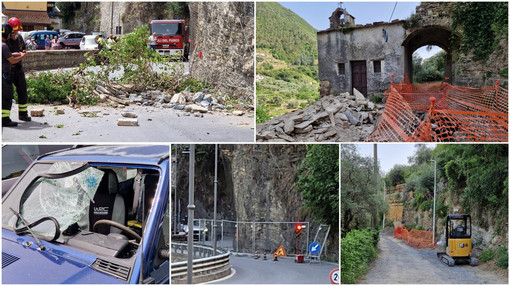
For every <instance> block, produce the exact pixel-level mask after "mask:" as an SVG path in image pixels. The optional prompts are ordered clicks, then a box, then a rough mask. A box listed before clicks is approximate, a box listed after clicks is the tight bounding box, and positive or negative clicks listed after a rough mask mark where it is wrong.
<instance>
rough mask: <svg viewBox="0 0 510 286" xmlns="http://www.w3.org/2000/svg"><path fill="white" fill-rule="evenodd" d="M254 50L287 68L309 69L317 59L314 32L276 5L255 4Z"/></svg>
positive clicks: (297, 17)
mask: <svg viewBox="0 0 510 286" xmlns="http://www.w3.org/2000/svg"><path fill="white" fill-rule="evenodd" d="M257 48H258V49H267V50H270V51H271V54H272V55H273V57H274V58H275V59H279V60H283V61H285V62H287V63H290V64H298V65H301V64H302V65H312V64H313V63H314V59H317V31H316V30H315V29H314V28H313V27H312V26H310V24H308V23H307V22H306V21H305V20H303V19H302V18H301V17H299V16H298V15H297V14H296V13H294V12H292V11H291V10H289V9H287V8H285V7H283V6H282V5H280V4H278V3H276V2H257Z"/></svg>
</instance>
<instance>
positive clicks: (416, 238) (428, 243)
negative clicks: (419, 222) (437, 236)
mask: <svg viewBox="0 0 510 286" xmlns="http://www.w3.org/2000/svg"><path fill="white" fill-rule="evenodd" d="M407 245H409V246H412V247H414V248H435V243H434V242H433V241H432V231H426V230H417V229H411V231H410V232H409V236H408V237H407Z"/></svg>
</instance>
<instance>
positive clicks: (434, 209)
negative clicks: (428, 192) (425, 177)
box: [429, 160, 437, 243]
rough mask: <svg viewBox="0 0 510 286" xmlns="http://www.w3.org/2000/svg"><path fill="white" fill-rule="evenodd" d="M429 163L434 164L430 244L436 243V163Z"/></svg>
mask: <svg viewBox="0 0 510 286" xmlns="http://www.w3.org/2000/svg"><path fill="white" fill-rule="evenodd" d="M429 161H430V162H434V207H433V210H432V212H433V214H432V243H434V242H435V241H436V171H437V165H436V164H437V162H436V160H429Z"/></svg>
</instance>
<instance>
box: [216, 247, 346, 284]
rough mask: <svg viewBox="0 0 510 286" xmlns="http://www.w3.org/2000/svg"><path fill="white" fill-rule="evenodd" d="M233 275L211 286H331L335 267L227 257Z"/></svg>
mask: <svg viewBox="0 0 510 286" xmlns="http://www.w3.org/2000/svg"><path fill="white" fill-rule="evenodd" d="M230 264H231V265H232V268H233V269H234V270H235V274H234V275H233V276H231V277H230V278H227V279H225V280H220V281H217V282H214V283H213V284H331V283H330V282H329V273H330V272H331V270H333V269H335V268H338V264H334V263H329V262H322V264H321V263H295V262H294V259H293V258H279V259H278V261H273V257H271V256H268V260H262V259H261V258H259V259H253V257H251V256H236V255H235V254H233V255H232V256H230Z"/></svg>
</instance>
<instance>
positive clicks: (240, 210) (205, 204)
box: [172, 144, 338, 259]
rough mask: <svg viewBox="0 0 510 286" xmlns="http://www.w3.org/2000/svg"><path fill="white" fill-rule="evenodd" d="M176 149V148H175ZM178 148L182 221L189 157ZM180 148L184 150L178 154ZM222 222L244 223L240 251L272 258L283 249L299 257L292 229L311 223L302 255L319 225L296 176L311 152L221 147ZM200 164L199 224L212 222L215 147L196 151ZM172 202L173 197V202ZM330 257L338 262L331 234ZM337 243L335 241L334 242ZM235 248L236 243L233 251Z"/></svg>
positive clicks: (278, 146) (296, 148) (293, 147)
mask: <svg viewBox="0 0 510 286" xmlns="http://www.w3.org/2000/svg"><path fill="white" fill-rule="evenodd" d="M172 147H175V146H172ZM183 147H184V146H178V147H177V148H176V152H175V153H174V154H175V155H174V160H175V161H176V162H177V164H176V165H177V167H176V168H175V170H176V173H175V175H176V177H175V179H174V180H175V184H173V185H174V186H175V189H176V190H177V194H178V197H179V198H180V199H181V210H182V211H181V217H185V216H186V206H187V203H188V168H189V165H188V160H189V159H188V158H189V157H188V155H187V154H182V148H183ZM179 148H181V149H179ZM219 150H220V151H219V156H218V161H219V163H218V215H217V217H218V219H226V220H233V221H242V222H273V223H272V224H265V223H264V224H262V223H255V224H252V223H239V224H238V232H237V234H238V236H239V242H238V243H239V249H240V250H241V251H246V252H251V251H252V250H253V249H256V250H259V252H263V251H267V252H273V251H274V250H275V249H276V248H277V247H278V246H279V245H280V244H283V245H284V246H285V249H286V250H287V252H288V253H290V254H294V253H295V247H296V241H297V240H296V238H295V232H294V224H293V223H281V222H297V221H301V222H305V221H307V222H310V224H309V226H308V227H309V229H305V230H304V232H303V235H302V237H301V238H300V239H299V240H300V252H304V251H305V250H306V248H307V245H306V243H307V237H309V239H310V241H309V242H311V240H313V238H314V236H315V233H316V231H317V229H318V227H319V223H318V222H317V221H316V220H314V218H313V216H311V215H310V213H309V212H308V211H307V210H306V209H305V208H304V207H303V200H302V199H301V194H300V193H299V192H298V190H297V189H296V187H295V182H296V175H297V170H298V167H299V165H300V163H301V162H302V161H303V160H304V158H305V156H306V146H305V145H302V144H299V145H282V144H274V145H261V144H259V145H253V144H245V145H219ZM195 156H196V160H195V161H196V163H195V205H196V209H195V218H197V219H198V218H205V219H212V218H213V203H214V201H213V190H214V145H197V150H196V155H195ZM172 199H173V197H172ZM329 237H330V239H329V241H328V256H330V257H336V259H338V234H334V233H330V235H329ZM335 237H336V238H335ZM230 247H232V248H236V247H237V245H235V243H233V244H231V245H229V248H230Z"/></svg>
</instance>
